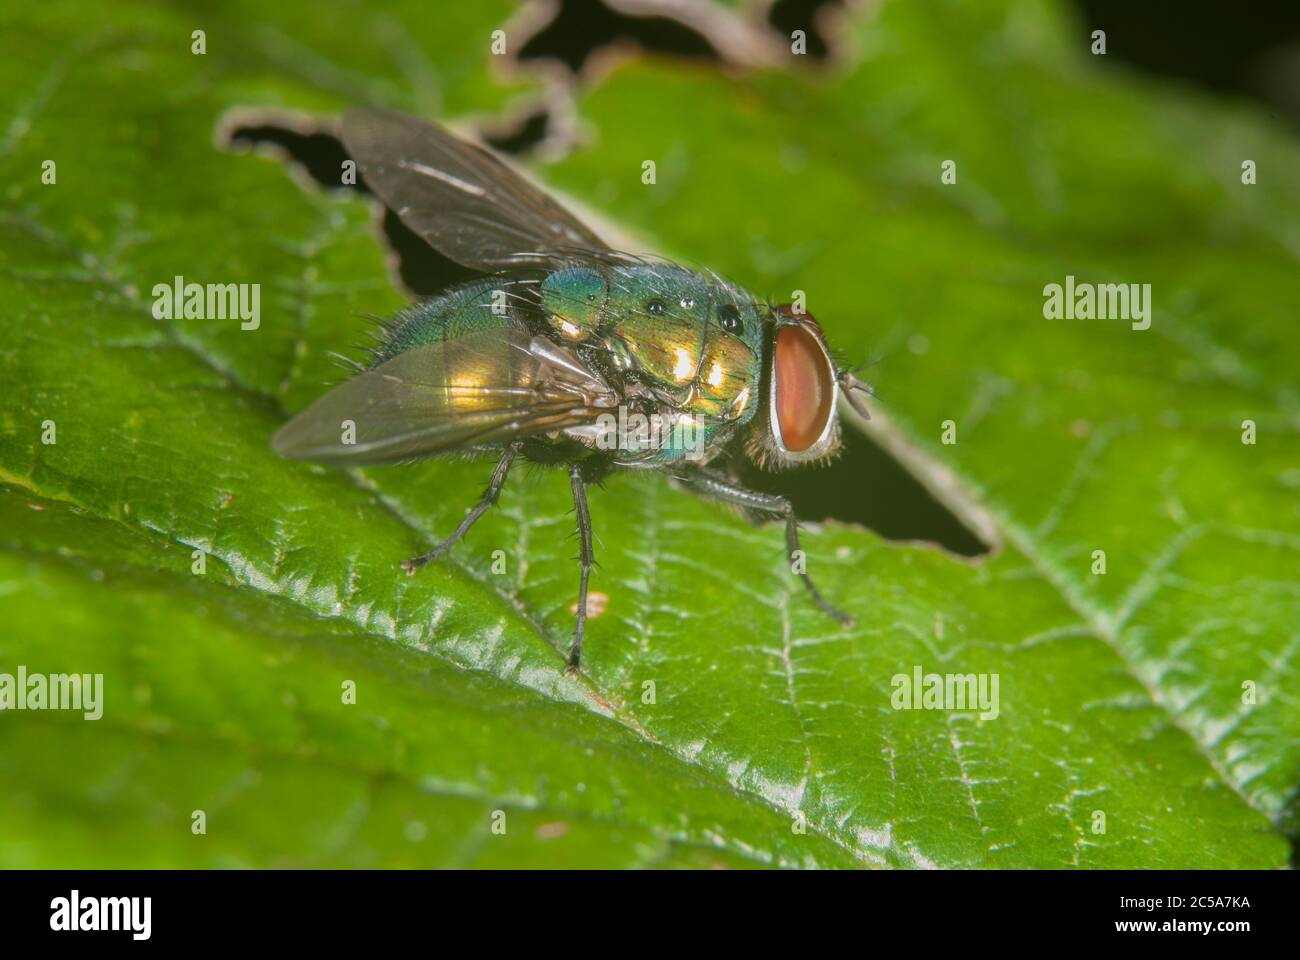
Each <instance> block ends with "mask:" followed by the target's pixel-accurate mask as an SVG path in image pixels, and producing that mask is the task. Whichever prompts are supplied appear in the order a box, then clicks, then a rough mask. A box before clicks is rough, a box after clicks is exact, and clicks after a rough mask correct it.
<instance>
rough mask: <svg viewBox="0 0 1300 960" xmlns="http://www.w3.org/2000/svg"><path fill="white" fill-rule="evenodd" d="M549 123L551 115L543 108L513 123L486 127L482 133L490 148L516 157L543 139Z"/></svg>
mask: <svg viewBox="0 0 1300 960" xmlns="http://www.w3.org/2000/svg"><path fill="white" fill-rule="evenodd" d="M550 125H551V115H550V114H549V113H548V112H547V111H545V110H537V111H535V112H533V113H530V114H528V115H526V116H524V117H523V118H521V119H520V120H518V121H516V122H515V123H512V124H502V125H500V126H492V127H490V128H487V129H485V130H483V131H482V134H483V139H484V141H485V142H486V143H487V145H488V146H490V147H491V148H492V149H494V150H499V151H500V152H501V153H509V154H512V155H513V156H517V157H518V156H523V155H525V154H527V153H530V152H532V150H533V148H535V147H536V146H537V145H538V144H539V143H541V142H542V141H543V140H545V139H546V134H547V131H548V130H549V129H550Z"/></svg>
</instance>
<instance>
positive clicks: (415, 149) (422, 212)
mask: <svg viewBox="0 0 1300 960" xmlns="http://www.w3.org/2000/svg"><path fill="white" fill-rule="evenodd" d="M343 143H344V145H345V146H346V147H347V149H348V153H349V154H351V155H352V158H353V159H354V160H356V162H357V166H358V168H359V169H360V170H361V174H362V176H363V177H364V178H365V181H366V183H367V184H368V185H369V187H370V189H372V190H373V191H374V192H375V193H376V194H377V195H378V196H379V198H380V199H381V200H383V201H384V203H385V205H387V206H388V207H389V209H391V210H393V211H394V212H395V213H396V214H397V215H398V216H399V217H401V218H402V222H403V223H405V224H406V225H407V226H408V227H410V228H411V229H412V230H413V231H414V232H415V233H416V234H418V235H419V236H420V237H422V238H423V239H424V240H425V242H427V243H428V244H429V245H430V246H432V247H433V248H434V249H436V250H438V251H440V252H441V253H443V254H444V255H446V256H448V257H450V258H451V259H453V260H455V261H456V262H457V263H459V264H461V265H463V266H466V267H469V268H470V269H473V270H482V271H485V272H493V271H496V270H501V269H503V268H505V267H509V266H517V265H518V264H520V263H528V262H530V261H544V260H547V259H549V257H547V256H546V254H547V253H550V254H551V255H554V254H556V253H561V252H563V251H566V250H572V251H585V252H588V253H606V252H608V251H609V248H608V247H607V246H606V245H605V244H604V243H603V242H602V241H601V239H600V238H599V237H598V236H596V235H595V234H594V233H592V232H591V231H590V230H589V229H587V227H585V226H584V225H583V224H582V223H581V222H580V221H579V220H578V219H577V218H576V217H575V216H574V215H573V214H571V213H569V211H568V210H565V209H564V207H562V206H560V205H559V204H558V203H556V202H555V201H554V200H552V199H551V198H550V197H548V196H547V195H546V194H544V193H543V192H542V191H541V190H539V189H537V187H535V186H533V185H532V184H531V183H529V182H528V181H527V180H525V179H524V178H523V177H522V176H520V175H519V174H518V173H516V172H515V171H514V170H512V169H510V167H508V166H507V165H506V164H505V163H504V162H502V161H501V160H500V159H499V158H498V157H496V156H495V155H494V154H492V153H491V152H489V151H488V150H485V149H483V148H482V147H478V146H475V145H474V144H471V143H466V142H465V141H464V140H461V139H459V138H457V137H455V136H453V135H452V134H451V133H449V132H447V131H446V130H444V129H442V128H441V127H437V126H434V125H433V124H431V123H425V122H424V121H421V120H416V119H415V118H414V117H408V116H404V115H403V114H400V113H394V112H392V111H390V110H381V109H378V108H376V107H353V108H352V109H350V110H348V112H347V113H345V114H344V115H343Z"/></svg>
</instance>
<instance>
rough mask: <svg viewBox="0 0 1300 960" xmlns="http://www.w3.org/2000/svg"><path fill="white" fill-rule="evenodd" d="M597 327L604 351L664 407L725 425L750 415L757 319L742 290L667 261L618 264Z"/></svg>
mask: <svg viewBox="0 0 1300 960" xmlns="http://www.w3.org/2000/svg"><path fill="white" fill-rule="evenodd" d="M603 329H604V330H605V331H606V334H607V335H606V347H607V349H609V350H610V352H611V353H618V354H621V355H623V356H625V358H626V362H627V366H628V369H629V370H631V371H635V376H636V377H637V378H638V379H639V380H640V381H641V382H642V383H644V384H647V385H648V386H651V387H653V388H654V389H655V391H656V393H657V395H658V396H659V397H660V398H662V399H663V400H665V401H666V402H670V403H672V404H674V405H675V406H677V407H678V408H679V409H681V410H683V411H686V412H689V413H692V414H695V415H697V416H700V417H705V418H714V419H720V420H725V421H729V422H731V421H736V420H740V421H742V422H743V421H744V420H747V419H748V418H749V417H750V416H752V414H753V409H754V406H755V401H756V397H757V391H758V384H759V378H760V375H761V370H760V363H759V358H760V352H761V348H762V321H761V314H760V312H759V308H758V306H757V304H756V302H755V300H754V298H753V297H752V296H750V295H749V294H747V293H745V291H743V290H741V289H739V288H737V287H734V286H732V285H730V284H727V283H724V282H722V281H720V280H718V279H717V278H715V277H711V276H705V275H703V274H700V273H697V272H695V271H693V270H688V269H686V268H684V267H678V266H673V265H671V264H637V265H634V266H627V267H619V268H616V269H615V270H613V271H612V272H611V277H610V283H609V299H608V316H607V318H606V323H605V326H604V328H603Z"/></svg>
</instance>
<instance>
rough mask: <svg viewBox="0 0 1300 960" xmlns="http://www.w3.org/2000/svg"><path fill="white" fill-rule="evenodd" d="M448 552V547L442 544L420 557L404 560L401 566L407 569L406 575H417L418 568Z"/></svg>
mask: <svg viewBox="0 0 1300 960" xmlns="http://www.w3.org/2000/svg"><path fill="white" fill-rule="evenodd" d="M446 552H447V550H446V548H445V547H443V546H441V545H440V546H437V547H435V548H434V549H432V550H430V551H429V552H428V553H425V554H422V555H420V556H418V557H411V558H410V559H409V560H403V561H402V563H401V567H402V569H403V570H404V571H406V575H407V576H408V577H413V576H415V571H416V570H419V569H420V568H421V567H423V566H424V565H425V564H428V563H431V562H432V561H434V560H437V559H438V558H439V557H441V556H442V555H443V554H444V553H446Z"/></svg>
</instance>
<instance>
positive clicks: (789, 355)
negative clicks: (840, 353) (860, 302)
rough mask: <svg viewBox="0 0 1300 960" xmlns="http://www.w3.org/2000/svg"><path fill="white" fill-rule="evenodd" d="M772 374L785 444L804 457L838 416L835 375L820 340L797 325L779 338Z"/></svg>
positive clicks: (780, 429)
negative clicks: (832, 418) (831, 421)
mask: <svg viewBox="0 0 1300 960" xmlns="http://www.w3.org/2000/svg"><path fill="white" fill-rule="evenodd" d="M772 370H773V373H774V374H775V377H774V380H775V383H774V384H773V387H774V391H775V403H774V404H773V408H774V409H773V412H774V413H775V414H776V426H777V428H778V430H779V432H780V440H781V444H782V445H783V446H784V447H785V449H786V450H788V451H790V452H791V453H802V452H803V451H805V450H807V449H808V448H809V447H811V446H813V444H815V443H816V442H817V441H818V440H819V439H821V437H822V435H823V434H824V433H825V432H826V425H827V422H828V421H829V420H830V418H831V417H832V416H833V414H834V407H833V403H834V398H835V383H834V379H835V371H834V369H833V368H832V366H831V362H830V358H829V357H828V356H827V355H826V351H825V350H823V349H822V346H821V344H820V343H818V342H817V338H816V337H815V336H814V335H813V334H812V333H811V332H810V331H808V330H806V329H804V328H803V327H802V326H795V325H793V324H792V325H790V326H785V327H782V328H781V329H780V332H778V333H777V335H776V349H775V351H774V356H773V362H772Z"/></svg>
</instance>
